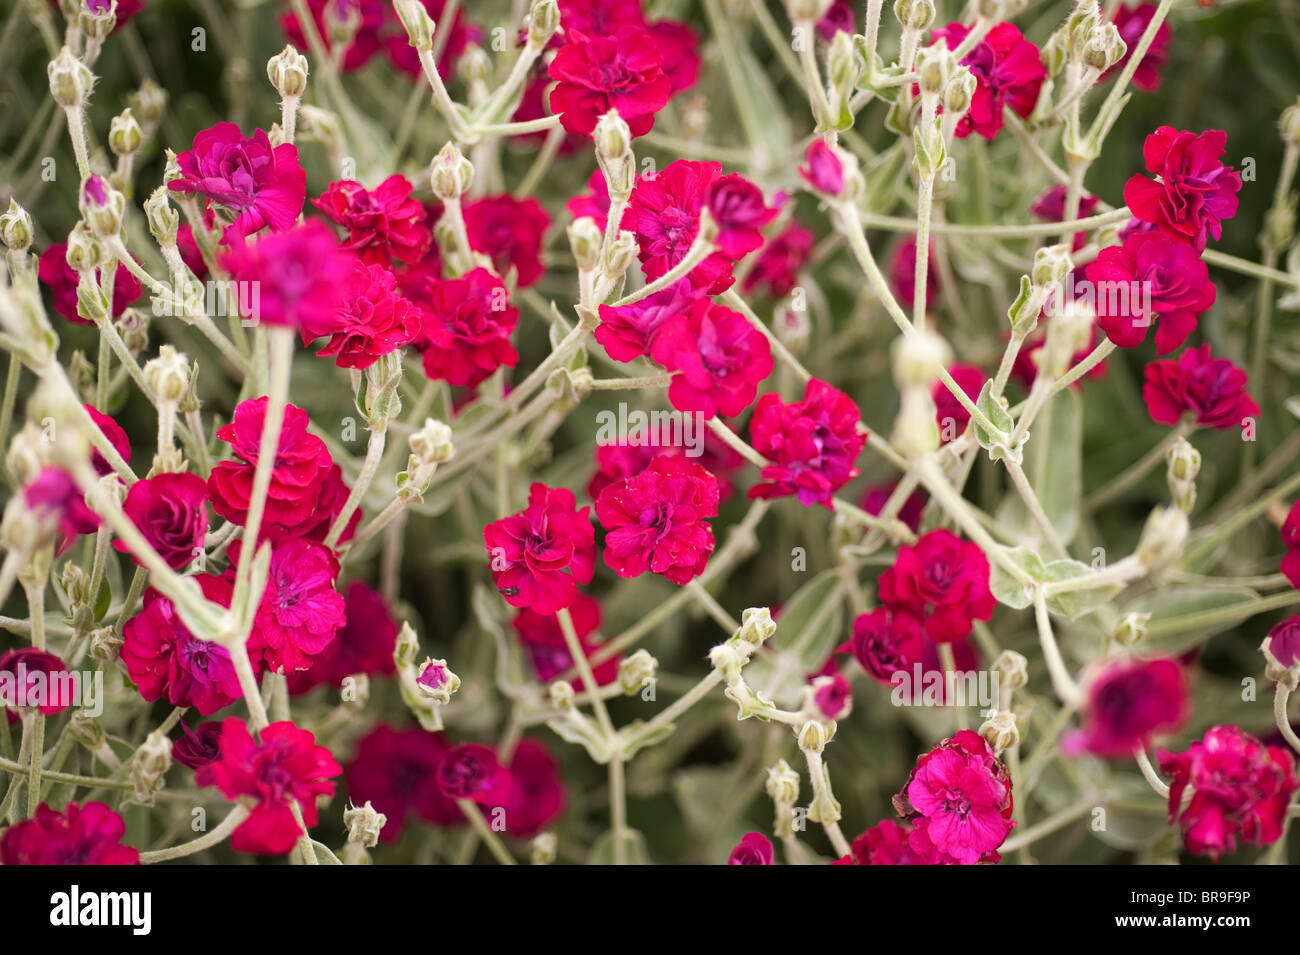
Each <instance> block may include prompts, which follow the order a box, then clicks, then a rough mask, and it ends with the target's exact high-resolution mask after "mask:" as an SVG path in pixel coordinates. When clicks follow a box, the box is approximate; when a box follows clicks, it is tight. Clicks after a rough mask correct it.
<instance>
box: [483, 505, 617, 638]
mask: <svg viewBox="0 0 1300 955" xmlns="http://www.w3.org/2000/svg"><path fill="white" fill-rule="evenodd" d="M575 505H576V502H575V500H574V497H573V492H572V491H569V490H566V489H565V488H551V487H547V486H546V485H545V484H542V483H540V482H536V483H534V484H533V486H532V487H531V488H530V489H529V492H528V506H527V507H526V508H524V509H523V510H522V511H520V512H519V513H518V514H512V515H511V516H509V517H503V518H502V519H501V520H499V521H494V522H493V523H491V524H489V525H488V526H487V527H485V528H483V544H484V546H486V547H487V551H488V556H489V557H490V559H491V563H490V567H491V570H492V577H493V579H494V580H495V581H496V585H497V589H498V590H499V591H500V592H501V595H502V596H503V597H505V599H506V603H508V604H510V606H512V607H531V608H532V609H533V610H536V611H537V612H538V613H542V614H551V613H555V612H556V611H557V610H560V609H562V608H564V607H567V606H569V605H570V604H572V603H573V601H574V600H575V599H576V598H577V596H578V584H580V583H582V584H585V583H589V582H590V581H591V575H592V574H593V573H594V572H595V569H596V532H595V529H594V528H593V527H592V526H591V521H590V520H589V519H588V517H587V513H588V512H589V511H590V510H591V508H589V507H584V508H582V509H581V510H577V509H576V508H575Z"/></svg>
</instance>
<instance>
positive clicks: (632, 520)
mask: <svg viewBox="0 0 1300 955" xmlns="http://www.w3.org/2000/svg"><path fill="white" fill-rule="evenodd" d="M717 515H718V482H717V481H716V480H715V479H714V477H713V475H712V474H710V473H709V472H708V471H706V470H705V469H704V468H703V467H702V466H700V465H699V464H696V463H695V462H693V461H691V460H690V459H689V458H685V457H679V456H676V455H668V454H663V455H660V456H659V457H657V458H655V459H654V460H653V461H651V462H650V465H649V467H647V468H646V469H645V470H644V471H642V472H641V473H640V474H639V475H637V476H636V477H634V478H625V479H624V480H622V481H619V482H616V483H614V484H611V485H609V486H608V487H607V488H605V489H604V490H603V491H601V492H600V497H599V498H598V499H597V501H596V517H597V519H598V520H599V521H600V523H601V526H602V527H604V528H605V530H606V535H605V563H606V564H608V565H609V567H610V568H611V569H612V570H613V571H614V572H615V573H616V574H618V575H619V576H620V577H639V576H640V575H641V574H644V573H645V572H646V571H647V570H649V571H652V572H653V573H656V574H659V575H661V576H663V577H665V578H667V579H668V580H671V581H672V582H673V583H675V584H687V583H689V582H690V581H691V580H692V579H693V578H695V577H698V576H699V575H700V574H701V573H703V572H704V567H705V565H706V564H708V562H709V555H710V554H712V553H713V529H712V528H711V527H710V526H709V525H708V523H707V519H708V518H710V517H717Z"/></svg>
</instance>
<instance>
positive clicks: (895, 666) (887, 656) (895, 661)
mask: <svg viewBox="0 0 1300 955" xmlns="http://www.w3.org/2000/svg"><path fill="white" fill-rule="evenodd" d="M840 649H841V650H847V651H848V652H849V653H851V654H853V658H854V659H855V660H857V661H858V663H859V664H861V665H862V669H863V670H865V671H866V672H867V675H868V676H869V677H871V678H872V679H873V680H875V681H876V682H877V683H881V684H884V685H885V686H893V685H894V674H895V673H907V674H909V675H910V673H911V671H912V665H913V664H914V663H916V662H918V661H919V660H920V659H921V654H922V637H921V625H920V623H918V622H917V619H916V617H914V616H912V615H911V614H909V613H907V612H906V611H905V610H900V609H895V610H893V611H892V612H891V610H890V608H888V607H877V608H876V609H875V610H873V611H871V612H870V613H864V614H859V615H858V617H857V619H856V620H854V621H853V636H852V637H851V638H850V639H849V641H848V642H847V643H846V644H844V645H843V646H842V647H841V648H840Z"/></svg>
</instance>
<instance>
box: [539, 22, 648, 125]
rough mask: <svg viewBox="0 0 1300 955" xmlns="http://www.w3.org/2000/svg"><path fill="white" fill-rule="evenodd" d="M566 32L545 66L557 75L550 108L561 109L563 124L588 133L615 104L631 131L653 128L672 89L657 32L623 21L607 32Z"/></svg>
mask: <svg viewBox="0 0 1300 955" xmlns="http://www.w3.org/2000/svg"><path fill="white" fill-rule="evenodd" d="M564 38H565V43H564V46H562V47H560V50H559V52H558V53H556V54H555V59H553V60H552V61H551V65H550V67H549V69H548V71H547V72H548V75H549V76H550V77H551V79H553V80H556V81H557V85H556V87H555V89H553V90H552V91H551V110H552V111H553V112H556V113H559V114H560V123H561V125H563V126H564V128H565V129H567V130H568V131H569V132H571V133H578V134H581V135H584V136H590V135H591V132H592V130H594V129H595V128H596V120H598V119H599V118H600V117H601V116H602V115H604V114H605V113H607V112H609V111H610V110H611V109H613V110H618V114H619V116H620V117H621V118H622V119H623V121H624V122H625V123H627V125H628V129H630V130H631V132H632V135H633V136H644V135H645V134H646V133H648V132H650V130H651V129H652V128H653V127H654V124H655V113H657V112H659V110H661V109H663V108H664V105H665V104H666V103H667V102H668V97H669V96H670V95H671V94H672V92H673V86H672V81H671V80H669V79H668V77H667V76H666V75H665V74H664V71H663V53H662V52H660V49H659V45H658V44H657V43H656V42H655V38H654V37H653V36H651V35H650V34H649V33H648V32H647V31H646V30H644V29H642V28H640V27H635V26H625V27H620V28H619V29H617V30H616V31H615V32H614V33H612V34H610V35H608V36H588V35H587V34H585V33H583V32H582V31H581V30H574V29H567V28H566V30H565V33H564Z"/></svg>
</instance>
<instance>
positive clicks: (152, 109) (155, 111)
mask: <svg viewBox="0 0 1300 955" xmlns="http://www.w3.org/2000/svg"><path fill="white" fill-rule="evenodd" d="M127 102H128V103H130V104H131V112H132V113H134V114H135V115H136V116H137V117H138V118H139V120H140V122H141V123H142V124H143V125H144V126H146V127H149V128H150V129H152V128H153V127H155V126H157V125H158V124H159V123H160V122H162V118H163V116H164V115H166V113H167V91H166V90H164V89H163V88H162V87H161V86H159V85H158V84H157V83H155V82H154V81H153V80H150V79H146V80H145V81H144V82H142V83H141V84H140V88H139V89H138V90H136V91H135V92H134V93H132V94H131V95H130V96H129V97H127Z"/></svg>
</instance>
